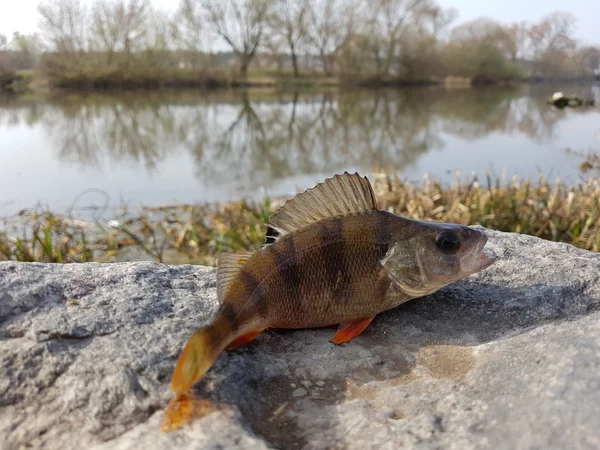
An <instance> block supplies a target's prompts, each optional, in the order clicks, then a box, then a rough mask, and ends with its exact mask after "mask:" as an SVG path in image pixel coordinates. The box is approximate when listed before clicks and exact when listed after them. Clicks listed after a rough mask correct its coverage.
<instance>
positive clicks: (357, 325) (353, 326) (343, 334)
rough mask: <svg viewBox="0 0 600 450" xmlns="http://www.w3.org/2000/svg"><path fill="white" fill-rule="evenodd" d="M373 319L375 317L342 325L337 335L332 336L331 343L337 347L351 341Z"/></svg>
mask: <svg viewBox="0 0 600 450" xmlns="http://www.w3.org/2000/svg"><path fill="white" fill-rule="evenodd" d="M374 318H375V316H372V317H367V318H365V319H359V320H356V321H354V322H351V323H348V324H343V325H342V326H341V328H340V329H339V330H338V331H337V333H335V336H333V339H332V340H331V342H333V343H334V344H338V345H339V344H344V343H346V342H348V341H350V340H352V339H353V338H355V337H356V336H358V335H359V334H360V333H362V332H363V331H364V330H365V328H367V327H368V326H369V324H370V323H371V321H372V320H373V319H374Z"/></svg>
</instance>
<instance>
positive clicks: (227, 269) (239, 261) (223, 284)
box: [217, 252, 254, 301]
mask: <svg viewBox="0 0 600 450" xmlns="http://www.w3.org/2000/svg"><path fill="white" fill-rule="evenodd" d="M253 254H254V253H253V252H238V253H223V254H221V255H219V258H218V262H217V298H218V299H219V301H222V300H223V298H224V297H225V293H226V292H227V288H228V287H229V285H230V284H231V282H232V281H233V279H234V278H235V277H237V275H238V274H239V273H240V270H242V267H244V264H246V263H247V262H248V260H249V259H250V257H251V256H252V255H253Z"/></svg>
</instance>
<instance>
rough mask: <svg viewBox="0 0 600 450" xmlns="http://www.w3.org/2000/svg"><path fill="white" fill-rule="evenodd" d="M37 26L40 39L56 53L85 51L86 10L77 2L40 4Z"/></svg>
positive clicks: (67, 0) (73, 0) (77, 0)
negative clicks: (40, 34) (40, 35)
mask: <svg viewBox="0 0 600 450" xmlns="http://www.w3.org/2000/svg"><path fill="white" fill-rule="evenodd" d="M38 13H39V15H40V18H39V21H38V26H39V28H40V31H41V33H42V38H43V39H44V41H45V42H46V43H47V44H49V46H50V48H52V49H53V50H54V51H56V52H58V53H74V52H83V51H85V50H86V48H87V46H86V29H87V23H86V20H87V10H86V8H85V6H84V5H82V4H81V3H80V1H79V0H51V1H48V2H45V3H40V5H39V6H38Z"/></svg>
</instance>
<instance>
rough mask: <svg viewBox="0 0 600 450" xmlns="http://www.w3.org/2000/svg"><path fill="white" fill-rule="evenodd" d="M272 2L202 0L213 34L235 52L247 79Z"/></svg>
mask: <svg viewBox="0 0 600 450" xmlns="http://www.w3.org/2000/svg"><path fill="white" fill-rule="evenodd" d="M271 4H272V0H202V6H203V8H204V10H205V11H206V13H207V21H208V23H209V25H210V26H211V27H212V29H213V31H214V32H215V33H216V34H217V35H218V36H220V37H221V38H222V39H223V40H224V41H225V42H226V43H227V44H228V45H229V46H230V47H231V49H232V50H233V52H234V53H235V54H236V56H237V57H238V59H239V62H240V72H241V74H242V75H243V76H244V77H246V76H247V75H248V66H249V65H250V62H251V61H252V59H253V58H254V56H255V54H256V50H257V49H258V47H259V45H260V43H261V39H262V38H263V34H264V31H265V27H266V20H267V15H268V13H269V7H270V6H271Z"/></svg>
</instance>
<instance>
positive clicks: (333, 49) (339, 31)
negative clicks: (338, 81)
mask: <svg viewBox="0 0 600 450" xmlns="http://www.w3.org/2000/svg"><path fill="white" fill-rule="evenodd" d="M308 5H309V10H308V24H309V27H308V38H309V41H310V42H311V43H312V45H313V47H314V48H315V50H316V51H317V53H318V54H319V56H320V57H321V61H322V64H323V71H324V72H325V74H326V75H333V66H334V63H335V60H336V57H337V55H338V53H339V51H340V49H341V48H342V46H343V45H344V43H345V42H346V41H347V40H348V39H349V38H350V36H351V35H352V33H353V31H354V28H355V26H356V20H357V14H356V13H357V9H358V2H357V1H356V0H309V3H308Z"/></svg>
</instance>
